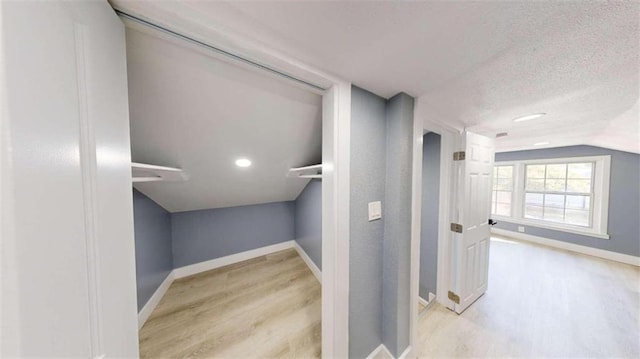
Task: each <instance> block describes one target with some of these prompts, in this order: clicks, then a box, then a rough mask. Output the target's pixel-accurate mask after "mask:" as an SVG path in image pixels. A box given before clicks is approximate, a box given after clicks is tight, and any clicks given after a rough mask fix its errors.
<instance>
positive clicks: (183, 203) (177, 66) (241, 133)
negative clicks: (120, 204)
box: [126, 29, 322, 212]
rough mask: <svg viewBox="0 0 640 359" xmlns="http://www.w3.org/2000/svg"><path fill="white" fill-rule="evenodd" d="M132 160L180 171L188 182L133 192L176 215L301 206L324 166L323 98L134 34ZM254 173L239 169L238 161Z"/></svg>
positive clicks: (130, 37)
mask: <svg viewBox="0 0 640 359" xmlns="http://www.w3.org/2000/svg"><path fill="white" fill-rule="evenodd" d="M126 39H127V66H128V75H129V93H130V99H129V106H130V115H131V148H132V158H133V161H135V162H143V163H149V164H155V165H162V166H171V167H179V168H182V169H184V170H185V171H186V172H187V174H188V175H189V180H188V181H184V182H150V183H138V184H136V185H135V187H136V188H137V189H138V190H140V191H141V192H143V193H144V194H146V195H147V196H149V197H151V198H152V199H153V200H154V201H156V202H158V203H159V204H160V205H161V206H163V207H164V208H166V209H167V210H169V211H171V212H180V211H189V210H197V209H205V208H219V207H230V206H239V205H247V204H257V203H267V202H275V201H287V200H294V199H295V198H296V197H297V196H298V194H299V193H300V192H301V191H302V189H303V188H304V186H305V185H306V184H307V182H308V180H303V179H296V178H288V177H286V175H287V172H288V170H289V168H291V167H299V166H304V165H310V164H317V163H320V161H321V146H322V144H321V136H322V133H321V131H322V125H321V110H322V108H321V97H320V96H319V95H317V94H313V93H310V92H308V91H306V90H303V89H300V88H297V87H292V86H291V84H289V83H285V82H283V81H282V80H278V79H276V78H273V77H268V76H266V75H265V74H264V73H259V72H253V71H250V70H247V69H244V68H240V67H238V66H235V65H232V64H229V63H226V62H223V61H220V60H219V59H216V58H213V57H211V56H208V55H207V54H205V53H202V52H199V51H197V49H194V48H191V47H190V45H186V44H184V45H180V44H177V43H173V42H170V41H167V40H165V39H162V38H159V37H157V36H154V35H152V34H147V33H142V32H139V31H137V30H133V29H127V32H126ZM242 157H246V158H249V159H250V160H251V161H252V162H253V165H252V166H251V167H249V168H238V167H237V166H236V165H235V163H234V162H235V160H236V159H238V158H242Z"/></svg>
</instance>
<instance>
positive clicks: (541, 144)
mask: <svg viewBox="0 0 640 359" xmlns="http://www.w3.org/2000/svg"><path fill="white" fill-rule="evenodd" d="M548 144H549V142H536V143H534V144H533V145H534V146H544V145H548Z"/></svg>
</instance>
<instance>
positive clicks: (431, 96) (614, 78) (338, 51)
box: [112, 0, 640, 152]
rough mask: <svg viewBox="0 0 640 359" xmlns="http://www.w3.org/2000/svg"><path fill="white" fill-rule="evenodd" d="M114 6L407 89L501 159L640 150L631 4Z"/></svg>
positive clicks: (373, 87) (393, 89)
mask: <svg viewBox="0 0 640 359" xmlns="http://www.w3.org/2000/svg"><path fill="white" fill-rule="evenodd" d="M112 3H113V4H114V5H115V6H117V7H120V8H123V9H126V10H130V11H132V12H137V13H145V12H148V13H150V14H151V13H153V14H161V13H163V12H164V13H166V14H170V16H171V17H174V18H182V19H183V20H185V19H186V20H185V21H191V22H193V23H194V24H200V25H201V26H202V27H206V28H211V27H213V26H215V27H216V28H217V29H218V30H220V31H224V32H225V33H229V34H231V35H232V36H239V37H244V38H251V39H253V40H255V41H257V42H260V43H262V44H264V45H265V46H268V47H270V48H273V49H275V50H277V51H280V52H282V53H285V54H289V55H290V56H291V57H293V58H296V59H299V60H301V61H302V62H304V63H307V64H310V65H313V66H316V67H318V68H320V69H324V70H326V71H328V72H331V73H335V74H337V75H339V76H341V77H343V78H344V79H346V80H349V81H352V82H353V83H354V84H356V85H358V86H360V87H363V88H365V89H368V90H370V91H372V92H375V93H377V94H379V95H381V96H383V97H390V96H392V95H394V94H396V93H398V92H400V91H404V92H407V93H409V94H411V95H413V96H416V97H420V101H421V102H422V104H423V105H424V106H428V107H429V109H430V111H431V112H432V113H433V116H434V117H436V118H437V119H438V120H440V121H442V122H445V123H447V124H451V125H453V126H456V127H459V128H463V127H466V128H469V129H472V130H474V131H477V132H480V133H483V134H486V135H488V136H493V135H495V134H496V133H498V132H509V136H507V137H505V138H501V139H499V140H498V141H497V147H498V148H497V149H498V150H499V151H505V150H517V149H528V148H533V143H536V142H543V141H544V142H549V145H547V146H565V145H573V144H591V145H597V146H604V147H609V148H614V149H619V150H624V151H631V152H640V138H639V136H640V134H639V131H640V128H639V126H640V125H639V122H640V120H639V118H640V113H639V106H638V101H639V99H640V95H639V87H640V85H639V83H640V82H639V77H640V75H639V71H640V66H639V63H640V55H639V54H640V26H639V21H640V20H639V17H640V3H638V2H599V1H581V2H560V1H535V2H534V1H517V2H515V1H514V2H497V1H494V2H488V1H487V2H480V1H479V2H347V1H341V2H284V1H282V2H281V1H260V2H235V1H234V2H222V1H218V2H203V1H181V2H179V3H178V2H154V3H151V2H131V1H126V0H115V1H112ZM196 15H197V16H196ZM537 112H546V113H547V114H548V115H547V116H545V117H544V118H543V119H542V120H540V121H534V122H529V123H519V124H514V123H513V122H512V120H513V119H514V118H515V117H519V116H522V115H527V114H530V113H537ZM543 147H544V146H543Z"/></svg>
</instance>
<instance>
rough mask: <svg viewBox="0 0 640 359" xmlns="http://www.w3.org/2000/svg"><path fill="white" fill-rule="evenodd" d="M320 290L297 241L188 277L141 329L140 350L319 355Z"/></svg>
mask: <svg viewBox="0 0 640 359" xmlns="http://www.w3.org/2000/svg"><path fill="white" fill-rule="evenodd" d="M320 298H321V295H320V283H318V281H317V280H316V278H315V277H314V276H313V274H312V273H311V270H309V268H308V267H307V265H306V264H305V263H304V261H303V260H302V258H300V256H299V255H298V254H297V252H296V251H295V249H289V250H285V251H281V252H277V253H274V254H269V255H266V256H262V257H258V258H254V259H250V260H247V261H244V262H240V263H236V264H232V265H229V266H226V267H222V268H218V269H214V270H211V271H208V272H204V273H200V274H196V275H193V276H190V277H186V278H182V279H179V280H176V281H175V282H173V284H172V285H171V287H170V288H169V290H168V291H167V293H166V294H165V296H164V297H163V298H162V300H161V301H160V303H159V304H158V307H156V309H155V310H154V311H153V313H152V314H151V316H150V317H149V319H148V320H147V322H146V323H145V325H144V326H143V327H142V329H141V330H140V357H141V358H185V357H190V358H212V357H218V358H246V357H263V358H264V357H279V358H282V357H298V358H302V357H304V358H312V357H320V350H321V340H320Z"/></svg>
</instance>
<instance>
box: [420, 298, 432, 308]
mask: <svg viewBox="0 0 640 359" xmlns="http://www.w3.org/2000/svg"><path fill="white" fill-rule="evenodd" d="M418 302H420V304H422V305H424V306H425V307H426V306H427V305H429V302H428V301H427V300H426V299H424V298H422V297H418Z"/></svg>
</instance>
